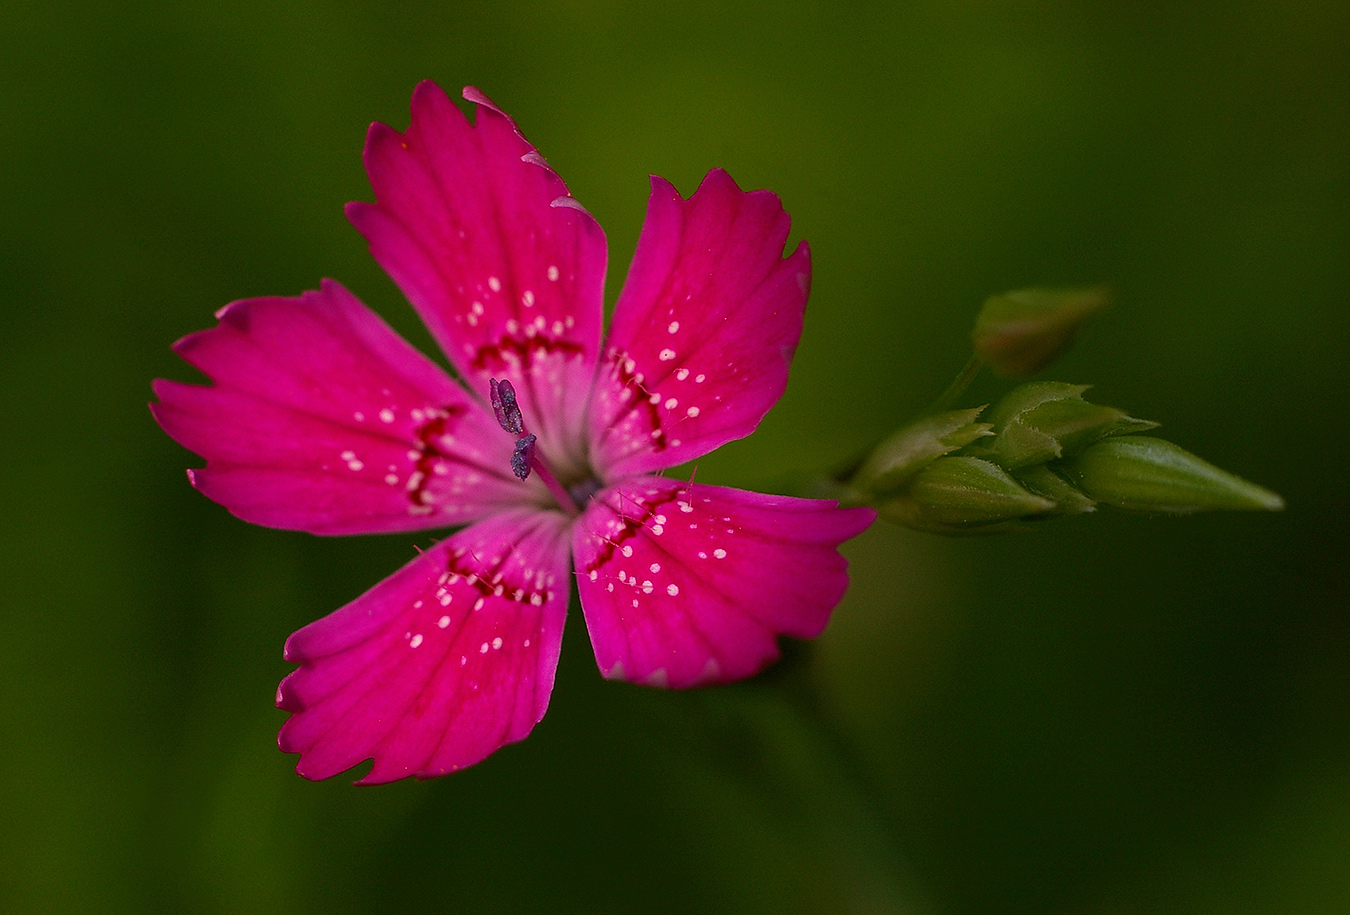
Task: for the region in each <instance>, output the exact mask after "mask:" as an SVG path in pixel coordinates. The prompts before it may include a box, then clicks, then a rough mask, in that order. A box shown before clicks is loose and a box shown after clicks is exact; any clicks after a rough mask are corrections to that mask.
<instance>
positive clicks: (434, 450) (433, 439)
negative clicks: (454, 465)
mask: <svg viewBox="0 0 1350 915" xmlns="http://www.w3.org/2000/svg"><path fill="white" fill-rule="evenodd" d="M467 410H468V408H467V407H464V406H463V405H461V404H450V405H447V406H445V407H441V408H440V409H439V410H436V411H435V415H431V412H432V411H427V412H428V415H429V416H430V418H429V419H428V420H427V421H426V422H424V423H422V425H420V426H418V427H417V432H416V433H415V434H416V438H417V441H416V443H415V444H414V445H413V450H415V451H416V452H417V458H416V460H415V461H414V466H415V467H416V469H415V470H414V471H413V473H412V475H411V476H409V477H408V500H409V501H410V502H412V504H413V505H415V506H417V507H418V509H421V510H424V511H425V512H426V513H430V512H431V511H432V507H431V504H430V503H429V501H428V500H427V484H428V483H429V482H430V481H431V477H432V475H433V474H434V473H435V472H436V462H437V461H443V460H450V459H452V458H453V455H450V454H447V453H446V452H445V451H442V450H441V447H440V445H439V444H438V440H439V439H440V438H441V436H444V435H449V434H450V433H451V432H453V431H454V429H455V426H456V425H458V419H459V417H460V416H463V415H464V413H466V412H467ZM415 511H416V510H415Z"/></svg>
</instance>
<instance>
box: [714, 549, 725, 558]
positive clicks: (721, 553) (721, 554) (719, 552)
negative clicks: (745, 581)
mask: <svg viewBox="0 0 1350 915" xmlns="http://www.w3.org/2000/svg"><path fill="white" fill-rule="evenodd" d="M713 555H714V556H716V557H717V558H718V559H726V558H727V551H726V550H723V549H716V550H713Z"/></svg>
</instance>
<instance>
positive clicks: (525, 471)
mask: <svg viewBox="0 0 1350 915" xmlns="http://www.w3.org/2000/svg"><path fill="white" fill-rule="evenodd" d="M507 383H509V382H503V384H507ZM534 443H535V436H533V435H522V436H521V437H520V438H518V439H516V450H515V452H514V453H513V454H512V455H511V472H512V473H514V474H515V475H516V479H518V480H521V481H524V480H526V479H528V478H529V476H530V465H531V463H532V462H533V461H534Z"/></svg>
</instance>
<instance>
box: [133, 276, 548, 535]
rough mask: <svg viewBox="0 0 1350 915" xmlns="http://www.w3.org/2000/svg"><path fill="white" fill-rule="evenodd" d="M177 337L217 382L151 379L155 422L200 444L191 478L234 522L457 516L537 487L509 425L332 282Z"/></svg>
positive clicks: (421, 524) (329, 528)
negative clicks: (527, 481)
mask: <svg viewBox="0 0 1350 915" xmlns="http://www.w3.org/2000/svg"><path fill="white" fill-rule="evenodd" d="M217 316H218V317H219V319H220V323H219V324H218V325H217V326H216V327H213V328H211V329H210V330H204V331H201V332H199V333H196V334H192V335H191V336H188V337H185V338H183V339H182V340H180V341H178V343H177V344H175V346H174V348H175V350H176V351H177V352H178V354H179V355H181V356H182V357H183V358H184V359H186V360H187V361H188V362H189V363H191V364H192V365H194V366H196V367H197V368H199V369H201V370H202V371H203V372H205V373H206V374H207V375H208V376H210V377H211V378H212V379H213V380H214V381H215V382H216V384H215V385H214V386H213V387H203V386H199V385H189V384H180V383H178V382H174V381H163V380H160V381H156V382H155V386H154V390H155V394H156V396H157V397H159V403H155V404H151V406H150V409H151V410H152V411H153V413H154V415H155V418H156V419H157V420H158V421H159V424H160V425H161V426H163V427H164V431H166V432H168V433H169V435H170V436H172V437H173V438H174V440H175V441H177V442H178V443H179V444H181V445H183V446H185V447H187V448H189V449H191V450H193V451H195V452H197V453H198V454H200V455H202V456H203V457H205V458H206V461H207V464H206V467H205V468H204V469H201V470H196V471H189V474H190V476H191V478H192V482H193V485H195V486H196V487H197V488H198V489H200V490H201V491H202V492H203V493H205V494H206V495H207V496H209V497H210V498H212V499H214V500H215V501H217V502H219V503H221V504H222V505H224V506H225V507H226V508H228V509H229V510H230V511H231V512H233V513H234V514H235V515H237V516H239V517H240V518H243V519H244V520H245V521H252V522H254V523H257V524H266V525H269V526H272V527H284V528H292V529H297V530H305V531H311V532H313V533H316V534H352V533H379V532H386V531H403V530H417V529H422V528H428V527H440V526H445V525H450V524H463V523H465V522H468V521H473V520H476V519H477V518H480V517H482V516H483V515H484V514H485V513H486V512H488V511H489V510H490V509H492V508H496V507H499V506H502V505H506V504H519V503H520V502H522V501H524V500H526V499H529V498H532V497H534V496H535V494H536V493H537V492H541V491H542V490H541V489H539V488H538V486H537V484H536V486H534V487H530V486H522V485H521V484H520V483H519V482H518V481H517V480H516V479H515V478H514V477H512V476H511V470H510V458H511V442H510V437H509V436H506V435H504V434H502V433H501V431H500V430H499V429H498V428H497V424H496V422H494V421H493V419H492V418H491V416H489V415H488V414H487V412H486V411H485V410H484V409H483V408H482V407H481V405H480V404H479V403H478V402H477V401H475V400H473V399H472V398H470V397H468V396H467V395H466V394H465V393H464V391H463V390H462V389H461V388H460V387H459V385H457V384H455V383H454V382H453V381H451V380H450V379H449V378H448V377H447V376H446V374H445V373H444V372H443V371H441V370H440V369H439V368H438V367H437V366H436V365H435V364H434V363H433V362H431V361H430V360H429V359H427V358H426V357H425V356H423V355H422V354H421V353H419V352H417V350H415V349H414V348H413V347H412V346H410V345H409V344H408V343H407V342H406V341H404V340H403V339H402V338H401V337H399V336H398V335H397V334H396V333H394V331H393V330H391V329H390V327H389V326H388V325H387V324H385V323H384V322H383V321H382V320H380V318H379V317H378V316H377V315H376V314H375V313H374V312H372V311H370V310H369V309H368V308H366V307H365V306H364V305H362V304H361V303H360V302H359V301H357V299H356V297H355V296H353V295H352V294H351V293H350V292H348V291H347V290H346V289H344V288H343V287H342V286H341V285H339V284H338V283H334V282H332V281H325V282H324V283H323V285H322V287H321V288H320V289H319V291H317V292H307V293H305V294H304V295H302V296H300V297H299V298H266V299H249V300H246V301H240V302H234V303H232V304H230V305H227V306H226V307H225V308H223V309H221V311H220V312H218V313H217Z"/></svg>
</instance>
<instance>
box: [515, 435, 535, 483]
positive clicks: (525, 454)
mask: <svg viewBox="0 0 1350 915" xmlns="http://www.w3.org/2000/svg"><path fill="white" fill-rule="evenodd" d="M535 441H536V439H535V436H533V435H522V436H521V437H520V438H518V439H516V450H515V453H514V454H512V455H511V472H512V473H514V474H515V475H516V479H518V480H520V481H521V482H522V483H523V482H524V481H525V480H527V479H529V476H530V467H531V465H533V463H534V443H535Z"/></svg>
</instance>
